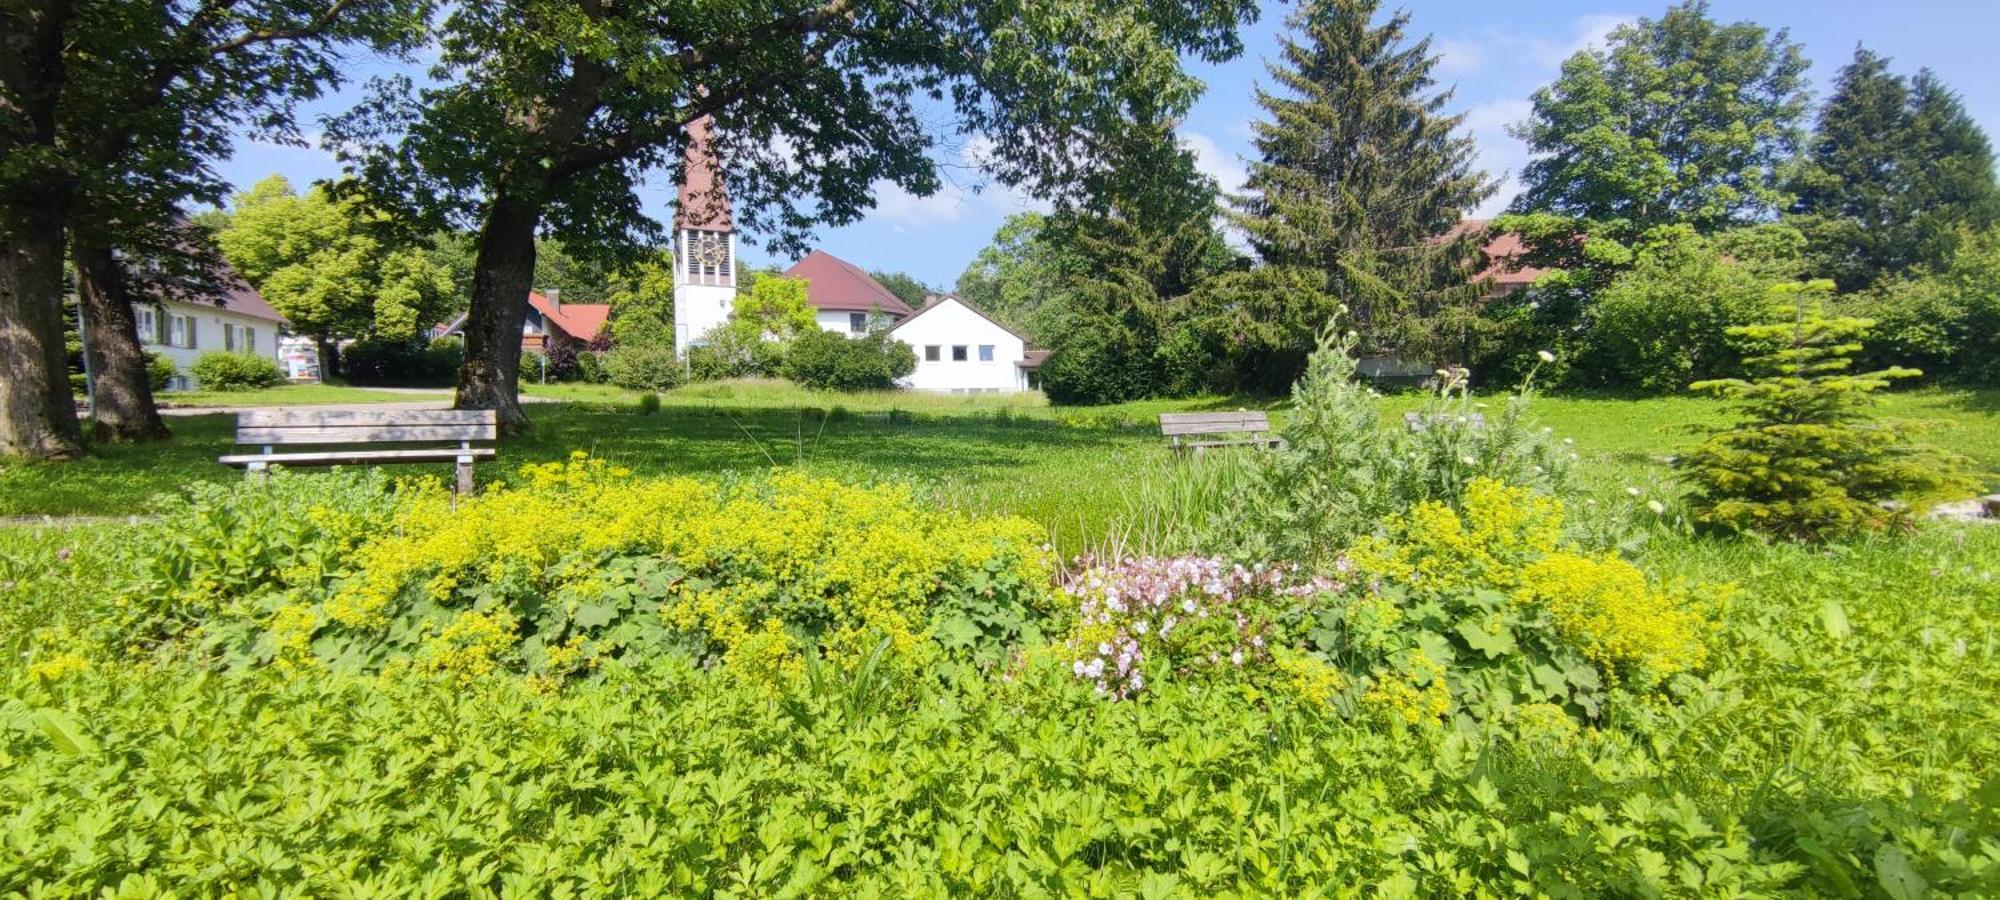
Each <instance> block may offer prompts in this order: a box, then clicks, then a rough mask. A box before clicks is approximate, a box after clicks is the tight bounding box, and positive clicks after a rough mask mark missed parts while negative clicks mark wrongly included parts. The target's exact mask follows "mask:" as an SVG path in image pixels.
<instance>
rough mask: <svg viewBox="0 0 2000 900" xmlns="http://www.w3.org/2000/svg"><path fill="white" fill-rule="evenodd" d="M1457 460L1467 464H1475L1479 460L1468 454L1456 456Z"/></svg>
mask: <svg viewBox="0 0 2000 900" xmlns="http://www.w3.org/2000/svg"><path fill="white" fill-rule="evenodd" d="M1458 461H1459V462H1462V463H1465V464H1466V465H1468V466H1476V465H1478V464H1479V460H1476V459H1473V458H1472V457H1470V456H1461V457H1459V458H1458Z"/></svg>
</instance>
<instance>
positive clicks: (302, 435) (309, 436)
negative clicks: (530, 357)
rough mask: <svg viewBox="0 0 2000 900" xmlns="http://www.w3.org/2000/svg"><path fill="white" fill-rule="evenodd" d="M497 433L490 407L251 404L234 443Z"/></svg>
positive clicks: (472, 437) (473, 437)
mask: <svg viewBox="0 0 2000 900" xmlns="http://www.w3.org/2000/svg"><path fill="white" fill-rule="evenodd" d="M499 437H500V424H499V419H498V418H497V416H496V415H495V414H494V411H493V410H490V409H385V410H324V411H320V410H311V409H268V410H267V409H252V410H245V411H243V412H240V413H237V414H236V443H239V444H264V445H275V444H401V443H417V442H420V441H458V442H460V443H466V442H471V441H491V440H497V439H499Z"/></svg>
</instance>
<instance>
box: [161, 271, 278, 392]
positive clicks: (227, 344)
mask: <svg viewBox="0 0 2000 900" xmlns="http://www.w3.org/2000/svg"><path fill="white" fill-rule="evenodd" d="M216 299H217V300H219V301H220V302H216V303H208V302H202V301H198V300H197V301H183V300H155V301H152V302H140V303H134V304H133V306H132V312H133V316H134V317H135V318H136V319H137V324H138V331H139V343H140V344H141V345H142V346H143V347H144V348H145V349H146V350H147V351H149V352H152V353H157V354H159V355H161V356H164V357H166V358H167V359H170V360H173V362H174V368H175V369H176V370H178V374H176V375H175V376H174V377H173V379H172V380H171V381H169V382H168V383H167V389H168V390H189V389H192V388H196V387H199V386H200V385H198V384H196V383H195V379H194V375H193V374H192V373H193V371H194V363H195V360H197V359H200V358H201V355H202V354H203V353H211V352H214V351H217V350H222V351H227V352H230V353H250V354H254V355H257V356H262V357H265V358H266V359H269V360H271V361H272V362H274V363H276V362H280V357H279V353H278V331H279V329H280V328H282V327H283V326H284V324H285V317H284V316H281V315H278V311H277V310H275V309H272V308H271V304H269V303H267V302H265V301H264V297H263V295H261V294H259V293H257V290H256V289H255V288H253V287H251V286H250V285H248V284H246V283H244V282H243V280H242V279H240V278H237V277H236V276H235V275H234V273H231V274H230V275H229V276H228V278H227V281H226V283H225V284H224V286H223V287H222V289H221V290H220V292H219V293H218V295H217V298H216Z"/></svg>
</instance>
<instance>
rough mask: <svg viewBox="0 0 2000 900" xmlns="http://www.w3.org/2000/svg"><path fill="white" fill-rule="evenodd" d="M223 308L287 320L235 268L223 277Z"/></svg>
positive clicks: (246, 314)
mask: <svg viewBox="0 0 2000 900" xmlns="http://www.w3.org/2000/svg"><path fill="white" fill-rule="evenodd" d="M222 308H223V309H226V310H228V311H230V312H233V313H236V314H237V315H239V316H249V317H250V318H253V319H266V320H269V321H272V322H280V323H283V322H285V317H284V316H281V315H279V314H278V311H277V310H275V309H272V308H271V304H270V302H269V301H266V300H265V299H264V295H263V294H259V293H257V289H256V288H253V287H251V286H250V283H249V282H247V281H244V280H243V276H241V275H238V274H236V270H235V269H234V268H231V269H230V270H229V272H228V273H227V274H226V275H225V276H224V277H223V282H222Z"/></svg>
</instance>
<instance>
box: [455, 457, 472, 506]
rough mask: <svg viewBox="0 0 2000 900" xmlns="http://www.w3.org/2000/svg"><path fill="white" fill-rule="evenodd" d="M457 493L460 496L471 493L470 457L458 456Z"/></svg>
mask: <svg viewBox="0 0 2000 900" xmlns="http://www.w3.org/2000/svg"><path fill="white" fill-rule="evenodd" d="M458 493H459V494H460V495H461V496H466V495H470V494H471V493H472V457H470V456H461V457H459V458H458Z"/></svg>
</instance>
